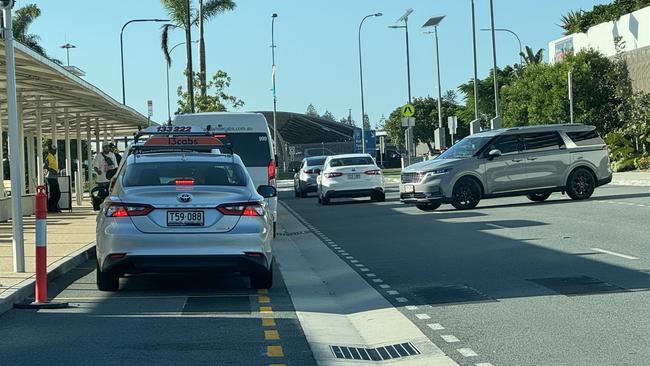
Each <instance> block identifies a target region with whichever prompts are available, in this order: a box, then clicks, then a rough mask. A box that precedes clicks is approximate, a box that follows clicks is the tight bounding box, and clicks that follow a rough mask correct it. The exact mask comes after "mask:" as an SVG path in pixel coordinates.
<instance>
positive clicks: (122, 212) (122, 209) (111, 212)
mask: <svg viewBox="0 0 650 366" xmlns="http://www.w3.org/2000/svg"><path fill="white" fill-rule="evenodd" d="M151 211H153V207H152V206H149V205H140V204H131V203H124V204H123V203H112V204H110V205H109V206H108V207H107V208H106V211H105V212H104V214H105V215H106V216H107V217H129V216H147V215H148V214H149V213H151Z"/></svg>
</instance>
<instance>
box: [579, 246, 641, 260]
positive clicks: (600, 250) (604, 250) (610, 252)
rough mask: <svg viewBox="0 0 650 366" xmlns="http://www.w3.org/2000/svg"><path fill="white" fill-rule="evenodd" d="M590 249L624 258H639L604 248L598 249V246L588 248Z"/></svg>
mask: <svg viewBox="0 0 650 366" xmlns="http://www.w3.org/2000/svg"><path fill="white" fill-rule="evenodd" d="M590 249H591V250H595V251H597V252H601V253H605V254H610V255H615V256H617V257H621V258H625V259H639V258H637V257H633V256H631V255H626V254H621V253H616V252H612V251H609V250H606V249H600V248H590Z"/></svg>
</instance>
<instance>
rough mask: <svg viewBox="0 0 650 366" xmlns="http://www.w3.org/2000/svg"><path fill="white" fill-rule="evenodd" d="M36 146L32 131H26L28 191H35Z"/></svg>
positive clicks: (32, 192)
mask: <svg viewBox="0 0 650 366" xmlns="http://www.w3.org/2000/svg"><path fill="white" fill-rule="evenodd" d="M35 165H36V147H35V146H34V132H32V131H29V132H27V186H29V193H30V194H34V193H36V169H35V168H36V167H35Z"/></svg>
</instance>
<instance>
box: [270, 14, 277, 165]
mask: <svg viewBox="0 0 650 366" xmlns="http://www.w3.org/2000/svg"><path fill="white" fill-rule="evenodd" d="M277 17H278V14H276V13H273V14H272V15H271V64H272V65H271V69H272V70H271V79H273V151H274V153H275V154H276V156H277V154H278V128H277V127H278V125H277V116H276V114H277V112H278V98H277V94H276V90H275V18H277Z"/></svg>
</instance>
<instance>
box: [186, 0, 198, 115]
mask: <svg viewBox="0 0 650 366" xmlns="http://www.w3.org/2000/svg"><path fill="white" fill-rule="evenodd" d="M185 6H186V8H187V11H186V12H185V13H186V17H185V46H186V48H187V93H188V95H189V97H190V111H191V112H192V113H194V112H196V109H195V107H194V71H193V70H192V20H191V19H190V13H191V10H192V8H191V7H190V0H186V1H185Z"/></svg>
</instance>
